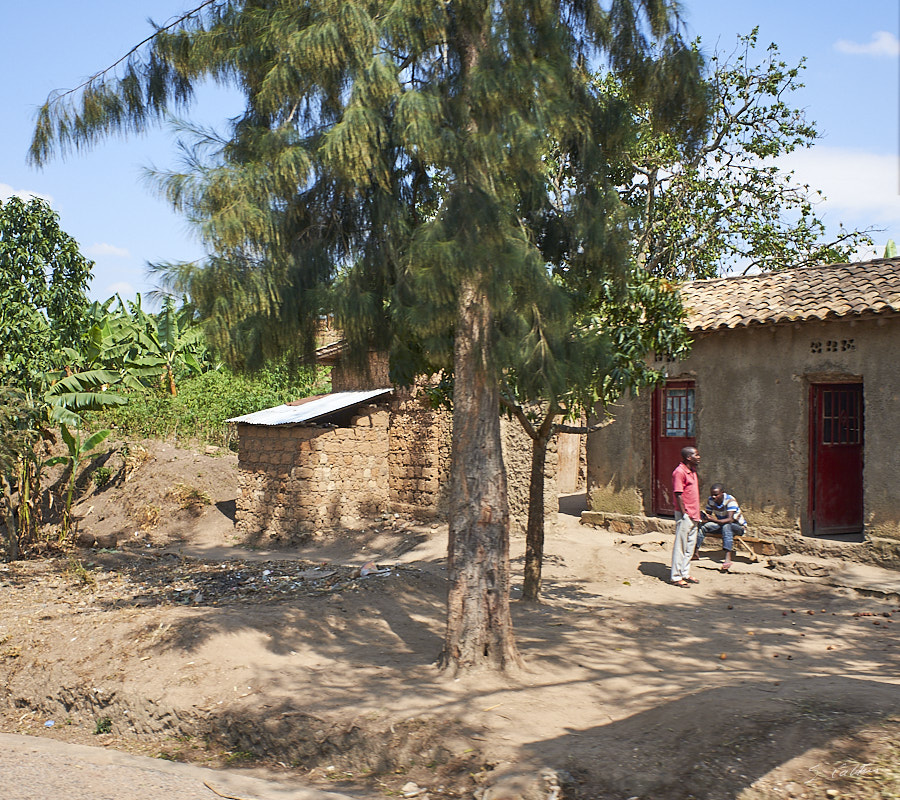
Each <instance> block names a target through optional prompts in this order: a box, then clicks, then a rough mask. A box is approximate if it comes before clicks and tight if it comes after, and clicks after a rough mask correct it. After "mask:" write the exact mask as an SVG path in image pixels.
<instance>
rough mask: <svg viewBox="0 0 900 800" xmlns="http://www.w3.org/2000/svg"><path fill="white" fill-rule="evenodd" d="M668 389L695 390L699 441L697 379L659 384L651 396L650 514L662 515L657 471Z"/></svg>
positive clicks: (695, 413) (695, 411)
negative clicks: (657, 487)
mask: <svg viewBox="0 0 900 800" xmlns="http://www.w3.org/2000/svg"><path fill="white" fill-rule="evenodd" d="M666 389H693V390H694V405H693V415H694V435H693V437H690V438H693V439H694V442H695V443H696V441H697V380H696V378H692V377H687V378H672V379H667V380H664V381H661V382H660V383H658V384H657V385H656V386H655V387H654V389H653V392H652V394H651V396H650V513H651V514H660V513H663V512H660V511H657V509H658V508H659V507H660V505H661V503H659V502H658V500H659V498H658V497H657V489H656V469H657V465H658V463H659V444H658V443H659V439H660V438H663V437H662V425H663V416H664V409H663V405H664V403H665V390H666Z"/></svg>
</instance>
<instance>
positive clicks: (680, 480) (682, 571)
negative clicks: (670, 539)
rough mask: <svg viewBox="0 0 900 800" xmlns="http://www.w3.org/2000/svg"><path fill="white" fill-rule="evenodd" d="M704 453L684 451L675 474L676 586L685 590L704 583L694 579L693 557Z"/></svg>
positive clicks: (673, 564) (673, 581)
mask: <svg viewBox="0 0 900 800" xmlns="http://www.w3.org/2000/svg"><path fill="white" fill-rule="evenodd" d="M699 463H700V452H699V451H698V450H697V448H696V447H685V448H682V450H681V463H680V464H679V465H678V466H677V467H675V471H674V472H673V473H672V488H673V490H674V492H675V519H676V522H675V547H674V548H673V549H672V583H673V584H674V585H675V586H680V587H682V588H683V589H688V588H690V585H691V584H692V583H700V581H698V580H697V579H696V578H692V577H691V556H693V555H694V548H695V547H696V544H697V527H698V526H699V525H700V486H699V483H698V479H697V466H698V464H699Z"/></svg>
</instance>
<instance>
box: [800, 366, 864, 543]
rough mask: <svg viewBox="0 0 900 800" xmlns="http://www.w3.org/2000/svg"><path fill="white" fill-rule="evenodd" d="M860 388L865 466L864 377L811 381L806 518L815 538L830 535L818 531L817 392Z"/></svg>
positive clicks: (823, 378) (808, 400)
mask: <svg viewBox="0 0 900 800" xmlns="http://www.w3.org/2000/svg"><path fill="white" fill-rule="evenodd" d="M840 385H845V386H859V389H860V403H861V405H860V434H859V435H860V445H861V447H862V452H863V464H865V447H866V437H865V429H866V414H865V409H866V405H865V399H866V396H865V385H864V382H863V379H862V377H859V376H847V377H832V376H822V377H821V378H818V377H817V378H815V379H809V392H808V395H807V414H808V417H809V419H808V421H807V422H808V424H807V438H806V441H807V449H808V453H807V456H808V458H807V468H806V496H807V502H806V518H807V520H809V532H810V533H811V534H812V535H813V536H828V535H829V534H827V533H824V534H820V533H818V532H817V531H816V517H815V502H816V494H815V493H816V463H817V457H816V456H817V449H818V446H819V437H818V429H817V425H818V416H819V414H818V408H817V407H816V390H817V389H818V388H821V387H824V386H840ZM861 479H862V491H863V497H862V502H863V514H862V523H861V526H862V528H863V529H864V527H865V478H864V476H862V477H861Z"/></svg>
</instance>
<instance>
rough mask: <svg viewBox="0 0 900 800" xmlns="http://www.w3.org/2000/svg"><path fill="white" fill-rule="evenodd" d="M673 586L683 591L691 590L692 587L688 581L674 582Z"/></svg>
mask: <svg viewBox="0 0 900 800" xmlns="http://www.w3.org/2000/svg"><path fill="white" fill-rule="evenodd" d="M672 586H680V587H681V588H682V589H690V588H691V585H690V584H689V583H688V582H687V581H672Z"/></svg>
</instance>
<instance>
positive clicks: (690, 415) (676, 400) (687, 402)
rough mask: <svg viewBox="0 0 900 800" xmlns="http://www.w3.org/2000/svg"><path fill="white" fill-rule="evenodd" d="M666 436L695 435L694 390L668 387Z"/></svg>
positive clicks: (666, 394)
mask: <svg viewBox="0 0 900 800" xmlns="http://www.w3.org/2000/svg"><path fill="white" fill-rule="evenodd" d="M664 402H665V417H666V436H674V437H679V438H690V437H692V436H693V435H694V390H693V389H666V391H665V400H664Z"/></svg>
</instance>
